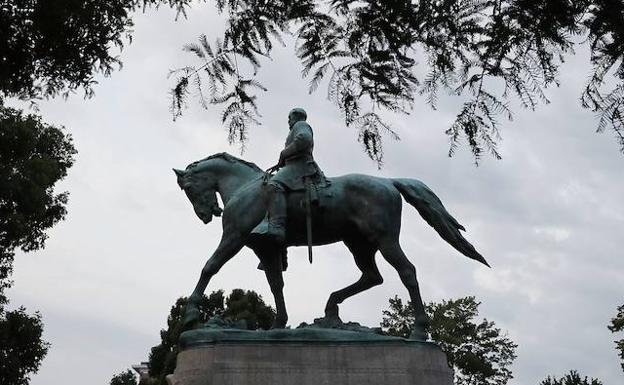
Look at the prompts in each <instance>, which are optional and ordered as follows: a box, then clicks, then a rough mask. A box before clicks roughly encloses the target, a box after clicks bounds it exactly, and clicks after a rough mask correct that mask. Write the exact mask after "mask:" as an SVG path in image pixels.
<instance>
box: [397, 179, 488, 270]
mask: <svg viewBox="0 0 624 385" xmlns="http://www.w3.org/2000/svg"><path fill="white" fill-rule="evenodd" d="M392 184H393V185H394V187H396V188H397V190H399V192H400V193H401V195H402V196H403V198H405V200H406V201H407V202H408V203H409V204H410V205H412V206H414V208H416V210H418V213H419V214H420V216H422V217H423V219H424V220H425V221H427V223H428V224H429V225H430V226H431V227H433V228H434V229H435V231H437V233H438V234H440V236H441V237H442V238H443V239H444V240H445V241H446V242H448V243H449V244H450V245H451V246H453V247H454V248H455V249H456V250H457V251H459V252H460V253H462V254H464V255H465V256H467V257H468V258H471V259H474V260H475V261H479V262H481V263H483V264H484V265H486V266H488V267H490V265H489V264H488V263H487V261H486V260H485V258H483V256H482V255H481V254H479V252H477V250H475V248H474V246H472V245H471V244H470V242H468V241H467V240H466V238H464V237H463V235H462V234H461V233H460V232H459V230H462V231H466V229H465V228H464V226H462V225H460V224H459V222H457V220H456V219H455V218H453V217H452V216H451V214H449V213H448V211H446V209H445V208H444V206H443V205H442V201H440V198H438V197H437V196H436V195H435V194H434V193H433V191H431V190H430V189H429V187H427V186H426V185H425V184H424V183H422V182H421V181H418V180H416V179H392Z"/></svg>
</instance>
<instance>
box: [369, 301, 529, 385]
mask: <svg viewBox="0 0 624 385" xmlns="http://www.w3.org/2000/svg"><path fill="white" fill-rule="evenodd" d="M479 304H480V303H479V302H477V301H476V300H475V298H474V297H465V298H459V299H456V300H448V301H442V302H440V303H435V302H431V303H429V304H427V305H426V306H425V310H426V311H427V315H428V316H429V319H430V320H431V325H430V327H429V330H428V332H429V334H430V336H431V340H432V341H434V342H436V343H437V344H438V345H439V346H440V348H442V350H443V351H444V352H445V353H446V355H447V358H448V361H449V364H450V365H451V366H453V368H454V371H455V384H456V385H504V384H507V382H508V381H509V380H510V379H511V378H513V376H512V373H511V370H510V369H509V367H510V366H511V364H512V363H513V360H514V359H515V358H516V353H515V351H516V348H517V345H516V344H515V343H514V342H513V341H511V339H509V337H507V335H505V334H504V333H503V332H502V331H501V330H500V329H499V328H497V327H496V325H495V324H494V322H491V321H488V320H486V319H483V320H482V321H480V322H479V321H476V320H475V318H477V317H478V315H479V311H478V308H479ZM412 309H413V308H412V306H411V303H410V302H409V301H408V303H407V304H406V305H403V301H402V300H401V299H400V298H399V297H396V296H395V297H394V298H391V299H390V306H389V308H388V310H384V311H383V320H382V322H381V326H382V328H383V330H384V331H385V332H386V333H387V334H389V335H394V336H399V337H405V338H407V337H409V335H410V333H411V327H412V325H413V324H414V313H413V310H412Z"/></svg>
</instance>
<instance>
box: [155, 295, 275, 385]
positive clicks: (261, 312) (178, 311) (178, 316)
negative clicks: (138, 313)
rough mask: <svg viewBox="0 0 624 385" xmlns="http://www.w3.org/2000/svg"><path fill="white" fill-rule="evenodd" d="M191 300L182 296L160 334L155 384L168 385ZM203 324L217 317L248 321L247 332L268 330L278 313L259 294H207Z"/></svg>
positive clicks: (203, 308) (202, 304)
mask: <svg viewBox="0 0 624 385" xmlns="http://www.w3.org/2000/svg"><path fill="white" fill-rule="evenodd" d="M187 302H188V298H186V297H180V298H178V300H177V301H176V303H175V305H173V307H171V312H170V313H169V316H168V317H167V329H163V330H161V331H160V337H161V343H160V344H159V345H157V346H154V347H153V348H152V350H151V352H150V355H149V374H150V377H151V379H152V382H151V383H152V384H153V385H166V384H167V381H166V379H165V377H166V376H167V375H168V374H171V373H173V371H174V370H175V367H176V356H177V354H178V346H177V344H178V339H179V337H180V334H181V332H182V318H183V316H184V308H185V307H186V303H187ZM199 311H200V315H201V322H206V321H208V320H209V319H210V318H212V317H214V316H220V317H222V318H224V319H226V320H230V321H241V320H245V321H246V325H247V329H249V330H256V329H268V328H270V327H271V324H272V323H273V320H274V319H275V311H274V310H273V309H272V308H271V307H270V306H269V305H267V304H265V303H264V301H263V300H262V297H261V296H260V295H258V294H257V293H256V292H254V291H252V290H249V291H245V290H242V289H234V290H232V292H231V293H230V295H229V296H228V297H227V298H224V296H223V291H222V290H218V291H214V292H212V293H211V294H210V295H209V296H206V295H204V296H203V297H202V300H201V302H200V303H199Z"/></svg>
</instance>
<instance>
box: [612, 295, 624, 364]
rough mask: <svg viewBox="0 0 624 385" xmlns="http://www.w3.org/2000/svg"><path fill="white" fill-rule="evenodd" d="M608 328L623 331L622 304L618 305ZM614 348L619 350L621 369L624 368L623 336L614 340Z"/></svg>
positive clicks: (615, 331) (623, 308)
mask: <svg viewBox="0 0 624 385" xmlns="http://www.w3.org/2000/svg"><path fill="white" fill-rule="evenodd" d="M609 330H611V331H612V332H613V333H621V332H624V305H622V306H620V307H618V309H617V314H616V315H615V317H614V318H613V319H612V320H611V324H610V325H609ZM615 345H616V349H617V350H618V351H619V355H620V359H621V360H622V363H621V365H622V370H624V338H622V339H620V340H617V341H615Z"/></svg>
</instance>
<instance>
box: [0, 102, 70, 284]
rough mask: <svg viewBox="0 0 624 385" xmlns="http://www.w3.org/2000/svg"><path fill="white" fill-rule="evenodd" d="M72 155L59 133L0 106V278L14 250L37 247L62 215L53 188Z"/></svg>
mask: <svg viewBox="0 0 624 385" xmlns="http://www.w3.org/2000/svg"><path fill="white" fill-rule="evenodd" d="M75 153H76V150H75V149H74V146H73V144H72V140H71V137H70V136H69V135H67V134H66V133H64V132H63V130H62V129H59V128H57V127H54V126H50V125H47V124H45V123H43V122H42V121H41V119H40V118H39V117H38V116H35V115H26V116H24V115H23V114H22V113H21V112H20V111H17V110H14V109H11V108H4V107H0V181H2V183H0V261H1V262H0V266H1V267H0V280H2V279H4V280H6V279H7V278H8V276H9V274H10V268H11V261H12V259H13V254H14V250H15V249H17V248H21V249H22V250H24V251H32V250H37V249H40V248H42V247H43V245H44V242H45V240H46V238H47V234H46V231H47V230H48V229H49V228H50V227H52V226H53V225H54V224H56V223H57V222H58V221H60V220H61V219H63V217H64V216H65V214H66V209H65V204H66V203H67V193H65V192H64V193H55V191H54V185H55V184H56V183H57V182H58V181H60V180H61V179H63V178H64V177H65V176H66V175H67V170H68V169H69V168H70V167H71V166H72V164H73V162H74V158H73V157H74V154H75Z"/></svg>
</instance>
